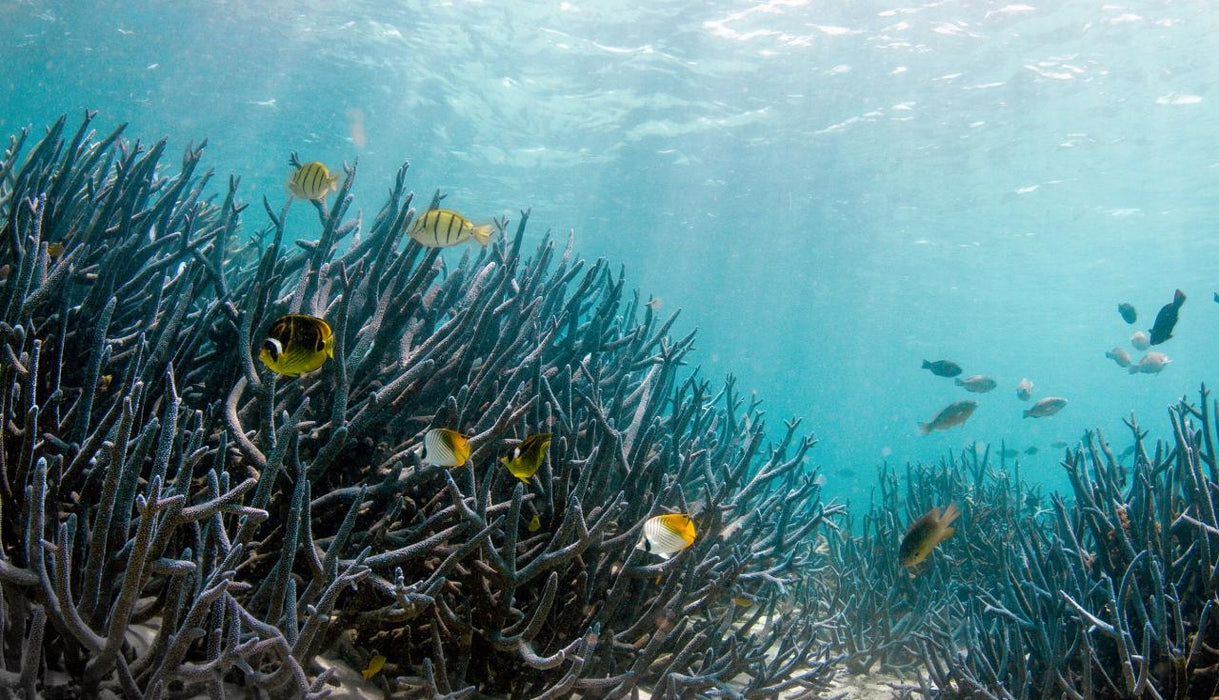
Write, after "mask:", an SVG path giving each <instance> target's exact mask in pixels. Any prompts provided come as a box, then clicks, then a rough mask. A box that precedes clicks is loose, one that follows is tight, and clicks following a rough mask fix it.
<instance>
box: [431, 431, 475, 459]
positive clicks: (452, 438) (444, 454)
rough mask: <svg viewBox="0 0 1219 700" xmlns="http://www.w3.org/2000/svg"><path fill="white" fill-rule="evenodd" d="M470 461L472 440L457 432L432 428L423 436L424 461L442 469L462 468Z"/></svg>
mask: <svg viewBox="0 0 1219 700" xmlns="http://www.w3.org/2000/svg"><path fill="white" fill-rule="evenodd" d="M468 459H470V439H469V438H467V437H466V436H465V435H462V434H461V433H459V432H457V431H456V430H449V429H448V428H432V429H431V430H429V431H427V433H426V434H424V436H423V461H425V462H427V463H428V464H435V465H437V466H441V467H460V466H461V465H463V464H465V463H466V460H468Z"/></svg>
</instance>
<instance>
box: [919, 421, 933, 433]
mask: <svg viewBox="0 0 1219 700" xmlns="http://www.w3.org/2000/svg"><path fill="white" fill-rule="evenodd" d="M918 431H919V434H920V435H926V434H927V433H930V432H931V424H930V423H919V424H918Z"/></svg>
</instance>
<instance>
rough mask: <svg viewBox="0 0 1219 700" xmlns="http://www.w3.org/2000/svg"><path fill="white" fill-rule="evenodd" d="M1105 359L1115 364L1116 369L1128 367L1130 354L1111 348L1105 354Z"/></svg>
mask: <svg viewBox="0 0 1219 700" xmlns="http://www.w3.org/2000/svg"><path fill="white" fill-rule="evenodd" d="M1105 357H1107V358H1109V359H1110V360H1113V361H1114V362H1116V363H1117V366H1118V367H1129V366H1130V353H1128V352H1126V349H1125V348H1113V349H1112V350H1110V351H1109V352H1107V353H1105Z"/></svg>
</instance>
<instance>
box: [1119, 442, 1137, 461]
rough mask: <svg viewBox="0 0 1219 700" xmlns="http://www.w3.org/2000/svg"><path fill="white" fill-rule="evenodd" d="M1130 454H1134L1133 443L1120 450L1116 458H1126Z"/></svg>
mask: <svg viewBox="0 0 1219 700" xmlns="http://www.w3.org/2000/svg"><path fill="white" fill-rule="evenodd" d="M1132 454H1134V445H1130V446H1128V447H1127V448H1126V449H1124V450H1122V453H1121V454H1120V455H1118V456H1117V458H1118V459H1126V458H1127V457H1129V456H1130V455H1132Z"/></svg>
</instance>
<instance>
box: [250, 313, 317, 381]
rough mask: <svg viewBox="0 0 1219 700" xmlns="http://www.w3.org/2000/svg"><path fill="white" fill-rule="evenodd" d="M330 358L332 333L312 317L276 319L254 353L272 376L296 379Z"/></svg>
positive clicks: (289, 315)
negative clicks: (269, 369) (271, 372)
mask: <svg viewBox="0 0 1219 700" xmlns="http://www.w3.org/2000/svg"><path fill="white" fill-rule="evenodd" d="M328 357H334V333H333V332H332V331H331V330H330V324H328V323H326V322H325V321H323V320H322V319H320V318H318V317H316V316H307V315H305V314H288V315H287V316H281V317H280V318H278V319H276V321H275V323H272V324H271V328H270V329H269V330H268V331H267V337H266V339H265V340H263V341H262V348H261V349H259V351H258V359H260V360H262V363H263V364H264V365H266V366H267V367H270V368H271V371H273V372H275V373H276V374H282V375H284V376H287V377H299V376H300V375H302V374H304V373H305V372H312V371H313V370H315V369H317V368H319V367H321V366H322V365H323V364H325V362H326V358H328Z"/></svg>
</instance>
